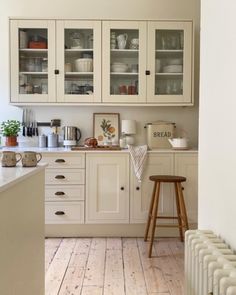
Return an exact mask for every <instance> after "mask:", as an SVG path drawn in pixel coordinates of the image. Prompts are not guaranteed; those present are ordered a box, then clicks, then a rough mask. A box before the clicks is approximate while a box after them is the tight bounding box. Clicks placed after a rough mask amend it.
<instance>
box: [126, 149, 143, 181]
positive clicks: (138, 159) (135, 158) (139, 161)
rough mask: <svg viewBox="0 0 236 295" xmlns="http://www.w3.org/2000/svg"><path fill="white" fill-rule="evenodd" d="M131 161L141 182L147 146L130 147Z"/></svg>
mask: <svg viewBox="0 0 236 295" xmlns="http://www.w3.org/2000/svg"><path fill="white" fill-rule="evenodd" d="M128 149H129V152H130V156H131V160H132V163H133V167H134V173H135V175H136V177H137V179H138V181H139V182H141V178H142V173H143V170H144V164H145V161H146V156H147V149H148V147H147V145H140V146H133V145H128Z"/></svg>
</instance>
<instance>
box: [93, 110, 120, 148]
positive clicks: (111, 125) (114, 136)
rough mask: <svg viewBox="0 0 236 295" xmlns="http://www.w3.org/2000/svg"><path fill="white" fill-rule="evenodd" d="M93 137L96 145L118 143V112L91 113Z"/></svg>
mask: <svg viewBox="0 0 236 295" xmlns="http://www.w3.org/2000/svg"><path fill="white" fill-rule="evenodd" d="M93 137H95V138H96V139H97V141H98V145H118V144H119V138H120V114H119V113H93Z"/></svg>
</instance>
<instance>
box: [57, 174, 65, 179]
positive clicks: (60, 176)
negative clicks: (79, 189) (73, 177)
mask: <svg viewBox="0 0 236 295" xmlns="http://www.w3.org/2000/svg"><path fill="white" fill-rule="evenodd" d="M55 178H56V179H65V176H64V175H56V176H55Z"/></svg>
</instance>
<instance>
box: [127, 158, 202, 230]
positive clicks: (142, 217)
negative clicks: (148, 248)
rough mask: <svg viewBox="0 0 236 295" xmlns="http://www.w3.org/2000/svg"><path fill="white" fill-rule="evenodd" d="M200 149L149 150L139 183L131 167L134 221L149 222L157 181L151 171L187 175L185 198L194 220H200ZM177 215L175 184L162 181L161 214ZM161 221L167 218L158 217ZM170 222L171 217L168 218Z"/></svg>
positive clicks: (131, 216) (189, 217) (194, 222)
mask: <svg viewBox="0 0 236 295" xmlns="http://www.w3.org/2000/svg"><path fill="white" fill-rule="evenodd" d="M197 158H198V155H197V153H189V152H186V153H184V152H181V153H163V154H162V153H156V154H151V153H150V154H149V156H148V159H147V162H146V168H145V171H144V174H143V180H142V182H141V183H138V182H137V180H136V176H135V175H134V173H133V171H132V170H131V176H130V186H131V187H130V223H145V222H146V221H147V215H148V209H149V204H150V199H151V195H152V189H153V182H151V181H150V180H149V176H150V175H155V174H170V175H180V176H185V177H186V178H187V181H186V182H184V183H183V184H182V185H183V187H184V191H183V192H184V199H185V204H186V208H187V213H188V219H189V223H190V224H196V223H197V208H198V192H197V183H198V181H197V176H198V175H197V173H198V172H197V171H198V160H197ZM162 214H163V215H168V216H176V206H175V198H174V186H173V184H162V188H161V192H160V202H159V213H158V215H162ZM158 222H165V221H163V220H158ZM168 222H169V223H170V221H168Z"/></svg>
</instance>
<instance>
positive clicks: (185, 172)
mask: <svg viewBox="0 0 236 295" xmlns="http://www.w3.org/2000/svg"><path fill="white" fill-rule="evenodd" d="M175 175H180V176H185V177H186V178H187V181H186V182H183V183H182V186H183V187H184V190H183V194H184V200H185V205H186V209H187V214H188V220H189V223H192V224H196V223H197V221H198V210H197V209H198V155H197V154H191V153H186V154H184V153H179V154H176V155H175Z"/></svg>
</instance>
